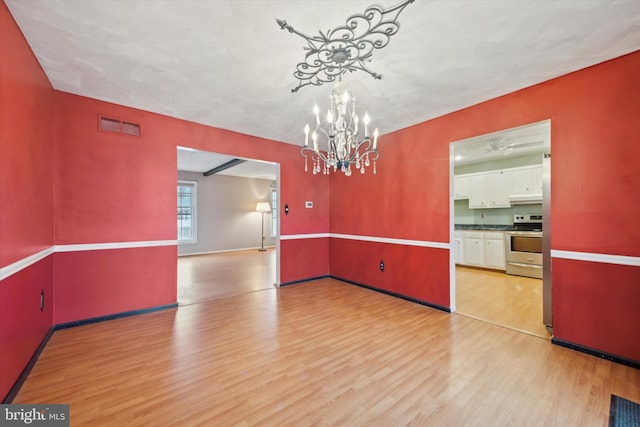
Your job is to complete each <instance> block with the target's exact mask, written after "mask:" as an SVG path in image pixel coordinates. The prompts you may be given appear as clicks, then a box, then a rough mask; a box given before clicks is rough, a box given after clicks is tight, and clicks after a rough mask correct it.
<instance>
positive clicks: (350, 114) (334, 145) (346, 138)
mask: <svg viewBox="0 0 640 427" xmlns="http://www.w3.org/2000/svg"><path fill="white" fill-rule="evenodd" d="M313 113H314V114H315V119H316V126H315V129H314V130H313V132H312V133H311V141H312V146H311V147H310V146H309V132H310V131H311V128H310V127H309V124H308V123H307V124H306V125H305V127H304V146H303V147H302V149H301V150H300V153H301V154H302V156H303V157H304V170H305V171H308V164H307V159H308V158H309V157H311V162H312V163H313V173H314V175H315V174H317V173H320V172H322V173H323V174H324V175H327V174H329V172H330V171H331V168H333V170H334V171H337V170H338V169H339V170H340V171H341V172H343V173H344V174H345V175H347V176H349V175H351V165H354V166H355V168H356V169H357V170H359V171H360V173H364V172H365V168H366V167H368V166H370V165H371V162H373V173H374V174H375V173H376V160H378V157H379V154H378V148H377V147H378V135H379V133H378V129H377V128H376V129H375V130H374V131H373V140H372V139H371V137H370V135H369V114H368V113H366V112H365V114H364V117H363V118H362V121H363V122H364V137H363V138H362V139H361V140H360V141H358V137H359V132H360V130H359V129H358V123H359V121H360V119H359V118H358V116H357V114H356V100H355V98H354V97H353V96H352V95H351V93H350V92H349V91H348V90H346V89H345V88H344V86H343V85H342V84H341V83H338V84H336V86H335V87H334V89H333V90H332V91H331V96H330V97H329V110H328V111H327V129H326V130H325V129H324V128H323V127H322V124H321V121H320V109H319V108H318V106H317V105H314V106H313ZM319 134H322V135H323V142H324V143H323V146H322V147H321V146H320V141H319V138H320V135H319Z"/></svg>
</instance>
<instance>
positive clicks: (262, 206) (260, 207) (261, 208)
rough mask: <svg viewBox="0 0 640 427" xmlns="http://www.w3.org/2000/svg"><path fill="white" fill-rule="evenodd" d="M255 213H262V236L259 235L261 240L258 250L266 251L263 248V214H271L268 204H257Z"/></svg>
mask: <svg viewBox="0 0 640 427" xmlns="http://www.w3.org/2000/svg"><path fill="white" fill-rule="evenodd" d="M256 211H258V212H260V213H262V234H261V235H260V237H261V238H262V244H261V245H260V249H258V250H259V251H266V249H265V248H264V213H265V212H271V208H270V207H269V203H268V202H258V205H257V206H256Z"/></svg>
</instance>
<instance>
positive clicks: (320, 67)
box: [276, 0, 415, 176]
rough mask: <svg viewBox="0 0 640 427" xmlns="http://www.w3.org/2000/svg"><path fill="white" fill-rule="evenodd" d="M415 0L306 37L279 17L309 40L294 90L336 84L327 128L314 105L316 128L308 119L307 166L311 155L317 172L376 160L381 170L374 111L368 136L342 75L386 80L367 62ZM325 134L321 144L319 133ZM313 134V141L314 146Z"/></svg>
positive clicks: (365, 118)
mask: <svg viewBox="0 0 640 427" xmlns="http://www.w3.org/2000/svg"><path fill="white" fill-rule="evenodd" d="M414 1H415V0H406V1H404V2H402V3H401V4H399V5H397V6H394V7H391V8H389V9H386V10H385V9H382V8H381V7H379V6H369V7H368V8H367V9H366V10H365V11H364V13H363V14H355V15H351V16H350V17H349V18H347V21H346V24H345V25H344V26H341V27H338V28H335V29H333V30H329V31H327V32H326V33H323V32H322V31H319V34H320V35H319V36H313V37H311V36H307V35H305V34H303V33H301V32H299V31H297V30H295V29H294V28H293V27H292V26H290V25H289V24H287V22H286V21H284V20H280V19H276V21H277V22H278V25H279V26H280V28H281V29H283V30H287V31H289V32H290V33H295V34H297V35H298V36H300V37H302V38H303V39H305V40H306V41H307V46H305V47H304V49H305V50H307V51H308V52H307V54H306V55H305V61H304V62H301V63H299V64H298V65H297V67H296V71H295V72H294V73H293V75H294V76H295V77H296V78H297V79H298V85H297V86H296V87H295V88H293V89H292V90H291V92H297V91H298V90H299V89H300V88H301V87H304V86H308V85H313V86H321V85H323V84H324V83H334V84H335V85H334V88H333V90H332V91H331V95H330V97H329V108H328V112H327V123H328V127H327V129H324V128H323V127H322V126H321V122H320V110H319V109H318V106H317V105H314V107H313V112H314V114H315V121H316V126H315V129H314V130H313V131H311V129H310V127H309V124H307V125H306V126H305V127H304V134H305V140H304V145H303V147H302V149H301V150H300V153H301V154H302V156H303V157H304V167H305V171H307V170H308V164H307V162H308V158H309V157H310V158H311V161H312V166H313V173H314V174H317V173H320V172H322V173H323V174H325V175H327V174H329V172H330V171H331V169H333V170H334V171H337V170H338V169H339V170H340V171H341V172H343V173H344V174H345V175H347V176H349V175H351V173H352V170H351V169H352V165H353V166H355V168H356V169H357V170H359V171H360V173H364V172H365V170H366V168H367V167H369V166H370V165H371V163H372V162H373V173H374V174H375V173H376V160H378V158H379V157H380V155H379V153H378V149H377V145H378V129H377V128H376V129H375V130H374V131H373V139H372V138H371V135H370V134H369V115H368V113H367V112H365V114H364V116H363V118H362V121H363V126H362V128H363V129H362V130H363V132H362V133H363V135H362V139H359V138H360V135H361V133H360V132H361V129H360V128H359V126H358V124H359V121H360V119H359V118H358V115H357V114H356V102H355V98H354V97H353V95H352V94H351V92H349V91H348V90H347V89H346V87H345V86H344V85H343V83H342V75H343V74H345V73H346V72H347V71H349V72H353V71H364V72H366V73H368V74H369V75H371V76H372V77H373V78H374V79H381V78H382V76H381V75H380V74H376V73H374V72H372V71H370V70H369V69H368V68H367V67H366V65H365V62H370V61H371V56H372V55H373V51H374V50H375V49H382V48H383V47H385V46H387V44H389V40H390V37H391V36H392V35H394V34H396V33H397V32H398V30H399V29H400V24H399V23H398V22H397V19H398V16H399V15H400V13H401V12H402V11H403V10H404V8H405V7H406V6H407V5H408V4H409V3H413V2H414ZM321 135H322V136H323V144H322V146H321V145H320V141H319V137H320V136H321ZM309 137H311V144H312V145H311V146H310V145H309V144H310V142H309Z"/></svg>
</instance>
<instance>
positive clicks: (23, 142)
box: [0, 2, 53, 400]
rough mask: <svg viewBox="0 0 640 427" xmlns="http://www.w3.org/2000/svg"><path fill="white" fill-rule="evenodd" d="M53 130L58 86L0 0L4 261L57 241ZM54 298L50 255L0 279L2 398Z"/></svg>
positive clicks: (0, 253) (47, 319) (0, 245)
mask: <svg viewBox="0 0 640 427" xmlns="http://www.w3.org/2000/svg"><path fill="white" fill-rule="evenodd" d="M52 132H53V89H52V87H51V85H50V84H49V81H48V80H47V77H46V75H45V74H44V72H43V71H42V69H41V67H40V65H39V64H38V61H37V60H36V58H35V56H34V55H33V53H32V52H31V50H30V48H29V46H28V44H27V42H26V41H25V39H24V37H23V36H22V33H21V32H20V30H19V28H18V26H17V25H16V23H15V21H14V20H13V17H12V16H11V14H10V13H9V11H8V9H7V7H6V5H5V4H4V2H0V267H7V266H8V265H10V264H12V263H14V262H16V261H19V260H21V259H23V258H25V257H28V256H29V255H33V254H34V253H37V252H39V251H41V250H43V249H46V248H49V247H51V246H52V244H53V221H52V218H53V184H52V182H53V164H52V162H51V158H52V156H53V140H52ZM41 290H44V291H45V299H46V304H45V308H44V310H43V311H40V292H41ZM51 302H52V259H51V257H47V258H45V259H43V260H41V261H39V262H38V263H36V264H34V265H31V266H29V267H27V268H26V269H23V270H22V271H19V272H17V273H15V274H13V275H11V276H8V277H6V278H5V279H4V280H2V281H1V282H0V348H1V349H2V350H1V351H0V400H3V399H4V397H5V396H6V395H7V393H8V392H9V390H10V389H11V387H12V386H13V384H14V382H15V381H16V379H17V378H18V376H19V375H20V373H21V372H22V370H23V369H24V367H25V366H26V364H27V363H28V361H29V359H30V358H31V355H32V354H33V353H34V351H35V350H36V349H37V347H38V345H39V344H40V341H41V340H42V338H43V337H44V336H45V334H46V333H47V331H48V330H49V328H50V327H51V325H52V313H53V310H52V304H51Z"/></svg>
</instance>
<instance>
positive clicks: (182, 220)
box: [178, 181, 197, 243]
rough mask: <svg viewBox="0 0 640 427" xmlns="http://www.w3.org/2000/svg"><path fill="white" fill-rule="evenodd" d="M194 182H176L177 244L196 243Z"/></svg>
mask: <svg viewBox="0 0 640 427" xmlns="http://www.w3.org/2000/svg"><path fill="white" fill-rule="evenodd" d="M196 237H197V235H196V182H195V181H178V243H196V241H197V239H196Z"/></svg>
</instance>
